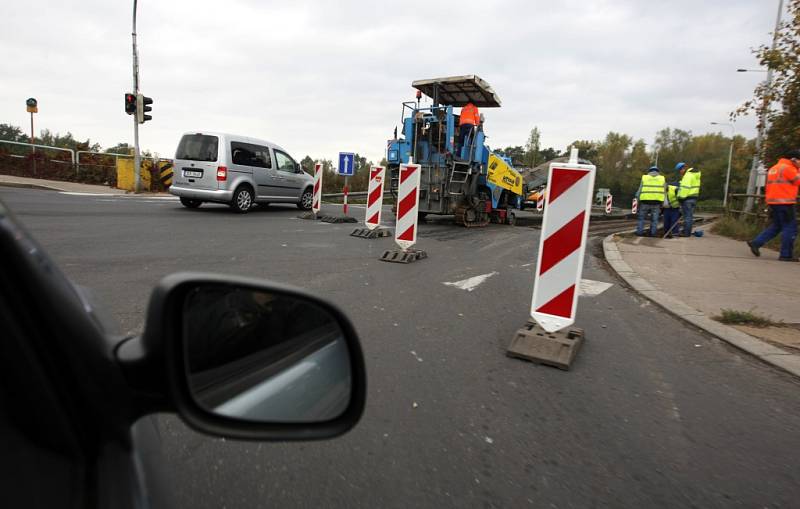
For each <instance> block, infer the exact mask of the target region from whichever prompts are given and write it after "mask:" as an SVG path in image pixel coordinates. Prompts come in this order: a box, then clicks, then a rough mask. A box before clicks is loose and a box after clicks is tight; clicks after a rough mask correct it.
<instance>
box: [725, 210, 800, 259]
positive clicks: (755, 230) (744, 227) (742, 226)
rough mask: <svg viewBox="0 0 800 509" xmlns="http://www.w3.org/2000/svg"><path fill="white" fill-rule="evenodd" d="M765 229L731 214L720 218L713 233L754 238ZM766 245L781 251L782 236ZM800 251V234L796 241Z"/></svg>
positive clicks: (737, 237) (744, 238)
mask: <svg viewBox="0 0 800 509" xmlns="http://www.w3.org/2000/svg"><path fill="white" fill-rule="evenodd" d="M763 229H764V227H762V226H759V225H757V224H755V223H751V222H748V221H740V220H738V219H736V218H733V217H730V216H725V217H721V218H719V220H717V221H716V222H714V225H713V226H712V227H711V231H712V232H713V233H716V234H717V235H724V236H725V237H730V238H732V239H736V240H753V239H754V238H755V237H756V235H758V234H759V233H761V230H763ZM766 247H768V248H770V249H774V250H776V251H779V250H780V248H781V236H780V235H778V236H777V237H775V238H774V239H772V240H770V241H769V242H767V244H766ZM798 251H800V236H798V237H797V239H796V240H795V241H794V252H795V253H797V252H798Z"/></svg>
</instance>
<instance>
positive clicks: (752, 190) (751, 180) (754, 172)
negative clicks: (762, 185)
mask: <svg viewBox="0 0 800 509" xmlns="http://www.w3.org/2000/svg"><path fill="white" fill-rule="evenodd" d="M781 14H783V0H778V15H777V18H776V19H775V32H773V34H772V47H771V48H770V49H771V50H772V51H775V45H776V44H777V42H778V30H779V29H780V26H781ZM739 72H747V70H746V69H739ZM771 86H772V68H770V67H767V79H766V80H765V82H764V87H765V93H766V96H767V97H765V98H764V103H763V104H762V105H761V114H760V115H759V117H760V118H759V119H758V134H757V135H756V153H755V155H754V156H753V165H752V166H751V167H750V176H749V177H748V179H747V194H751V195H752V194H756V184H757V182H758V168H759V166H761V162H762V161H761V143H762V137H763V136H764V130H765V129H766V127H767V125H766V124H767V108H768V107H769V99H768V96H769V91H770V87H771ZM752 208H753V198H751V197H748V198H747V201H746V203H745V211H746V212H750V211H751V210H752Z"/></svg>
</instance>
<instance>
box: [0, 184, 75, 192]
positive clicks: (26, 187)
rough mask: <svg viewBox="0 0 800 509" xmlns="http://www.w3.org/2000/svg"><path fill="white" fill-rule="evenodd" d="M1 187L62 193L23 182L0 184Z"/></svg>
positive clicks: (55, 188)
mask: <svg viewBox="0 0 800 509" xmlns="http://www.w3.org/2000/svg"><path fill="white" fill-rule="evenodd" d="M0 186H2V187H19V188H23V189H43V190H45V191H63V189H61V188H58V187H51V186H43V185H41V184H27V183H25V182H0Z"/></svg>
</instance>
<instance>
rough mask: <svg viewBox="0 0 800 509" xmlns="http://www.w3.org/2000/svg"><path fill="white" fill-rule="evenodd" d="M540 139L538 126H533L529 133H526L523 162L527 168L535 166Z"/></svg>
mask: <svg viewBox="0 0 800 509" xmlns="http://www.w3.org/2000/svg"><path fill="white" fill-rule="evenodd" d="M540 139H541V133H540V132H539V128H538V127H534V128H533V129H531V133H530V135H528V141H527V143H525V163H526V165H527V166H528V168H534V167H536V162H537V161H538V160H539V148H540V147H539V142H540Z"/></svg>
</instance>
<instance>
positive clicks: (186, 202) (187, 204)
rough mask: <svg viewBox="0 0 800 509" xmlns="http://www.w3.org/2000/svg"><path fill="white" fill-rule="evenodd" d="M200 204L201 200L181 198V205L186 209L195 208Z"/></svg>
mask: <svg viewBox="0 0 800 509" xmlns="http://www.w3.org/2000/svg"><path fill="white" fill-rule="evenodd" d="M202 204H203V202H201V201H200V200H193V199H191V198H181V205H183V206H184V207H186V208H187V209H196V208H197V207H199V206H200V205H202Z"/></svg>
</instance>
